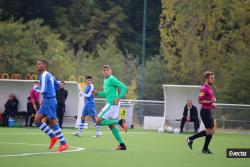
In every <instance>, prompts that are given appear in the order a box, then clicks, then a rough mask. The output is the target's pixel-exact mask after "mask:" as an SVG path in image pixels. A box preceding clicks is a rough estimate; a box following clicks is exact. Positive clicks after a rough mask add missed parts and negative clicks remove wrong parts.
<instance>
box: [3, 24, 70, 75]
mask: <svg viewBox="0 0 250 167" xmlns="http://www.w3.org/2000/svg"><path fill="white" fill-rule="evenodd" d="M42 23H43V21H42V20H34V21H30V22H27V23H25V24H24V23H22V21H17V22H14V21H5V22H0V61H1V62H2V63H1V65H0V71H3V72H8V73H20V74H26V73H35V64H36V61H37V60H38V59H40V58H46V59H47V60H48V61H49V63H50V65H49V70H50V71H51V72H52V73H54V74H55V75H56V76H57V77H59V78H61V79H63V78H65V77H66V76H69V75H70V74H71V73H73V71H74V69H73V68H72V61H71V57H70V55H72V54H70V52H68V51H67V48H66V46H65V44H64V42H63V41H60V40H59V39H58V37H59V36H58V35H57V34H54V33H53V32H52V31H51V30H50V28H49V27H46V26H42ZM62 71H63V72H62Z"/></svg>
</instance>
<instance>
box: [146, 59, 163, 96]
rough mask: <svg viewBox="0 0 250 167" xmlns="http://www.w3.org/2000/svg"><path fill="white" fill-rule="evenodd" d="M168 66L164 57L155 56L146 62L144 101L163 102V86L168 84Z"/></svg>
mask: <svg viewBox="0 0 250 167" xmlns="http://www.w3.org/2000/svg"><path fill="white" fill-rule="evenodd" d="M166 71H167V70H166V65H165V62H164V60H163V58H162V57H160V56H155V57H152V58H151V59H149V60H147V61H146V65H145V88H144V99H148V100H152V99H153V100H163V99H164V95H163V89H162V85H163V84H165V83H166V80H167V76H168V74H167V72H166Z"/></svg>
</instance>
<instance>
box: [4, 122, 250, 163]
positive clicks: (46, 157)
mask: <svg viewBox="0 0 250 167" xmlns="http://www.w3.org/2000/svg"><path fill="white" fill-rule="evenodd" d="M103 129H104V132H103V136H101V137H100V138H93V137H92V136H93V135H94V134H95V131H94V129H87V130H85V132H86V133H85V134H84V135H83V136H82V137H75V136H71V132H72V131H73V129H63V133H64V134H65V138H66V140H67V142H68V144H69V145H70V149H69V150H70V151H73V152H66V153H54V151H55V149H56V148H57V146H55V148H53V150H52V151H50V150H48V144H49V138H48V136H46V135H45V134H43V133H42V132H41V131H40V130H38V129H37V128H34V129H25V128H2V127H1V128H0V167H45V166H53V167H80V166H84V167H98V166H99V167H166V166H169V167H175V166H176V167H195V166H199V167H200V166H202V167H205V166H209V167H212V166H222V167H224V166H225V167H236V166H237V167H241V166H242V167H246V166H249V164H250V158H244V159H227V158H226V148H250V135H249V134H236V133H235V134H233V133H231V134H229V133H227V134H226V133H216V134H215V135H214V137H213V139H212V142H211V144H210V148H211V150H212V151H213V152H214V153H215V154H212V155H204V154H202V153H201V149H202V146H203V142H204V138H200V139H197V140H196V141H195V142H194V145H193V150H192V151H191V150H190V149H189V148H188V146H187V145H186V142H185V137H186V136H187V135H190V134H169V133H158V132H156V131H144V130H140V129H133V130H129V131H128V133H123V132H122V133H121V135H122V138H123V139H124V141H125V143H126V144H127V148H128V150H126V151H114V150H112V149H113V148H114V147H115V146H116V145H117V143H116V141H115V139H114V138H113V136H112V135H111V133H110V131H109V130H107V129H106V128H103ZM82 148H84V150H80V149H82Z"/></svg>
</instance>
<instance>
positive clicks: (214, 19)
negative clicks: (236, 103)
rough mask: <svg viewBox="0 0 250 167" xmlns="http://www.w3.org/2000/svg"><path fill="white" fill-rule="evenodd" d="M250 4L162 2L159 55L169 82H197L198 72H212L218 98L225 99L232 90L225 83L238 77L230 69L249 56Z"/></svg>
mask: <svg viewBox="0 0 250 167" xmlns="http://www.w3.org/2000/svg"><path fill="white" fill-rule="evenodd" d="M249 5H250V1H244V0H243V1H227V0H223V1H213V0H208V1H205V0H204V1H195V0H183V1H177V0H176V1H170V0H167V1H163V11H162V18H161V24H160V29H161V54H162V55H163V56H164V57H165V60H166V62H167V65H166V66H167V70H168V73H169V74H170V77H168V78H169V79H170V80H168V82H170V83H177V84H180V83H181V84H200V83H201V79H200V78H202V77H201V76H202V75H201V74H202V73H203V72H204V71H205V70H210V71H213V72H214V73H215V75H216V91H217V94H218V96H217V97H218V99H219V101H220V102H226V100H227V99H228V95H229V94H230V92H234V90H230V91H229V92H228V90H226V88H228V87H227V86H225V85H232V84H233V83H231V82H235V81H236V80H237V79H236V80H234V79H233V78H234V77H236V76H235V75H234V74H233V71H234V70H235V71H238V70H239V69H238V67H240V66H241V64H242V63H243V62H241V61H237V60H239V59H244V60H245V59H246V58H245V57H247V56H249V42H248V41H249V35H248V34H249V19H250V10H249ZM241 70H243V69H241ZM243 71H244V70H243ZM238 75H242V74H238ZM231 77H233V78H232V79H229V78H231ZM242 77H244V75H242ZM236 78H237V77H236ZM237 84H239V85H241V86H243V87H242V88H244V87H245V86H246V85H245V84H243V83H237ZM235 88H236V87H235ZM226 97H227V98H226ZM235 100H236V99H235Z"/></svg>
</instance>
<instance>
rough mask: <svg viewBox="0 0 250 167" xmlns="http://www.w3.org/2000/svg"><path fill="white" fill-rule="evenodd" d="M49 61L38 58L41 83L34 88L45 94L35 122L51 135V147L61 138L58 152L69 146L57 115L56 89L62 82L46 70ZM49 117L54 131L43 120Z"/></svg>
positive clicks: (37, 66)
mask: <svg viewBox="0 0 250 167" xmlns="http://www.w3.org/2000/svg"><path fill="white" fill-rule="evenodd" d="M46 67H47V61H46V60H38V61H37V64H36V68H37V71H38V72H39V74H40V76H39V80H40V84H39V85H35V86H34V88H33V89H34V90H36V91H37V92H40V93H41V94H42V96H43V101H42V104H41V106H40V108H39V111H38V112H37V114H36V116H35V124H36V125H37V127H38V128H39V129H41V130H42V131H43V132H44V133H46V134H47V135H49V137H50V146H49V149H51V148H52V147H53V146H54V145H55V144H56V142H57V140H58V139H59V141H60V146H59V147H58V149H57V150H56V151H57V152H62V151H64V150H66V149H67V148H68V147H69V146H68V144H67V143H66V140H65V138H64V135H63V133H62V130H61V128H60V127H59V125H58V121H57V116H56V106H57V101H56V90H57V89H58V88H59V87H60V82H58V81H56V79H55V78H54V76H53V75H52V74H50V73H49V72H48V71H46ZM45 117H46V118H47V119H48V120H49V123H50V125H51V128H52V129H53V131H51V130H50V128H49V126H48V125H47V124H46V123H44V122H42V120H43V118H45Z"/></svg>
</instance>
